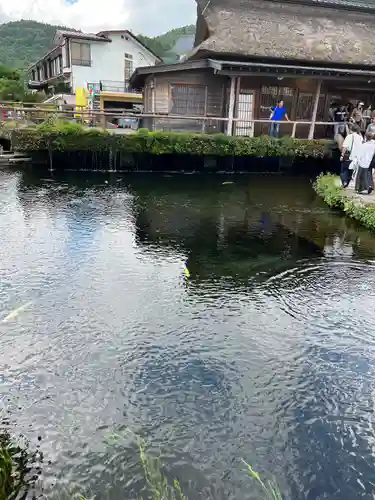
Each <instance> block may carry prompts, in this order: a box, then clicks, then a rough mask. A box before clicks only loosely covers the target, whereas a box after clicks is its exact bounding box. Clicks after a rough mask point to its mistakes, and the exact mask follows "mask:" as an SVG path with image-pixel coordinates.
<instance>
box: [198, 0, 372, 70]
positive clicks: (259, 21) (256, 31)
mask: <svg viewBox="0 0 375 500" xmlns="http://www.w3.org/2000/svg"><path fill="white" fill-rule="evenodd" d="M196 1H197V4H198V13H199V17H198V25H200V26H201V29H200V30H199V33H200V36H201V37H202V38H201V39H200V40H199V36H198V35H197V40H196V43H197V44H199V45H198V46H197V47H196V48H195V49H194V51H193V53H192V54H191V55H190V57H191V58H197V57H204V56H215V57H220V56H225V57H228V56H236V57H242V58H244V57H245V58H262V59H266V58H270V59H284V60H298V61H306V62H317V63H327V62H329V63H337V64H340V65H345V66H348V65H369V66H375V16H374V12H372V13H371V12H369V11H367V12H365V11H359V10H353V9H345V10H344V9H343V4H344V5H348V3H349V4H350V3H351V2H350V1H347V2H343V3H342V4H341V5H340V6H339V7H333V6H332V0H331V2H330V6H327V4H328V2H325V1H322V0H319V1H316V2H314V1H313V0H310V2H308V1H307V0H305V3H303V2H301V3H299V4H298V5H297V4H293V3H291V2H288V1H284V2H276V1H270V0H211V1H208V0H196ZM353 3H354V2H352V4H353ZM361 3H362V4H364V3H365V2H361ZM323 4H324V5H323ZM370 4H372V2H368V8H369V9H370V7H371V5H370ZM364 10H366V9H364ZM202 11H204V13H203V16H202V15H201V13H202ZM203 25H205V26H206V28H207V29H206V30H204V29H202V26H203ZM202 34H203V35H204V37H207V38H206V39H205V40H203V36H202Z"/></svg>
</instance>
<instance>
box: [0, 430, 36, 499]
mask: <svg viewBox="0 0 375 500" xmlns="http://www.w3.org/2000/svg"><path fill="white" fill-rule="evenodd" d="M42 461H43V457H42V454H41V453H40V452H39V451H35V452H31V451H30V448H29V442H28V441H27V440H26V439H25V438H17V439H16V438H15V437H14V436H11V435H10V434H9V432H8V431H7V430H6V429H3V430H0V500H20V499H24V498H26V496H27V494H28V492H29V491H30V490H31V489H33V487H34V486H35V482H36V480H37V479H38V474H39V473H40V469H39V467H38V464H39V463H40V462H42Z"/></svg>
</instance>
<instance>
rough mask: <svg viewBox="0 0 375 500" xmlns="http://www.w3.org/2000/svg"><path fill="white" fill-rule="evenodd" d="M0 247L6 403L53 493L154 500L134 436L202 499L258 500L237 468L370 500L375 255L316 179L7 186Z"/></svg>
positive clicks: (23, 178) (0, 212) (16, 176)
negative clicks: (322, 194) (326, 200)
mask: <svg viewBox="0 0 375 500" xmlns="http://www.w3.org/2000/svg"><path fill="white" fill-rule="evenodd" d="M226 182H233V183H232V184H227V183H226ZM223 183H224V184H223ZM0 234H1V237H2V241H1V245H0V366H1V372H0V380H1V386H0V401H1V404H2V406H3V407H4V408H6V409H7V410H8V412H9V415H10V419H11V428H12V431H14V432H15V433H24V434H25V435H26V436H27V437H28V438H30V440H31V443H32V445H33V446H34V445H36V444H37V443H39V441H38V438H41V440H40V446H41V449H42V451H43V453H44V457H45V461H44V468H43V485H44V491H45V492H46V493H47V494H48V493H51V492H59V493H61V492H62V491H66V490H68V489H70V488H72V487H75V488H77V490H79V491H81V492H83V493H86V494H96V498H106V499H107V498H108V499H115V500H120V499H121V500H122V499H133V498H134V499H135V498H140V497H143V498H147V493H146V483H145V481H144V477H143V473H142V467H141V464H140V460H139V450H138V444H137V442H138V438H139V437H142V438H144V439H145V440H146V442H147V443H148V446H149V453H150V455H152V456H153V455H159V454H160V455H161V457H162V462H163V466H164V469H163V470H164V473H165V474H166V476H167V477H168V478H170V479H173V478H174V477H178V478H180V480H181V485H182V487H183V489H184V491H185V492H186V494H187V496H189V498H192V499H194V500H195V499H199V498H202V499H208V498H211V499H217V500H221V499H229V498H230V499H241V500H242V499H248V498H249V499H254V498H260V496H259V494H257V490H256V488H255V487H254V483H253V482H252V480H251V479H250V478H249V477H248V476H247V475H246V473H245V471H244V465H243V463H242V462H241V459H245V460H246V461H247V462H249V463H250V464H251V465H252V466H253V468H254V469H256V470H257V471H259V472H261V474H262V476H263V477H264V478H275V480H276V481H277V483H278V484H279V486H280V488H281V490H282V491H283V494H284V498H292V499H301V500H302V499H308V500H313V499H326V498H329V499H349V498H350V499H356V498H365V499H367V498H368V499H372V498H373V492H375V431H374V426H373V420H374V418H375V416H374V411H375V408H374V401H375V326H374V324H375V321H374V320H375V314H374V299H373V297H374V293H373V291H374V289H375V266H374V262H375V260H374V259H375V239H374V237H372V236H371V235H370V234H369V233H368V232H366V231H364V230H362V229H359V228H358V227H357V226H355V225H353V224H351V223H350V222H348V221H347V220H346V219H345V218H344V217H342V216H340V215H339V214H336V213H333V212H331V211H330V210H329V209H328V208H327V207H326V206H325V205H324V204H323V203H322V202H321V201H320V200H318V199H317V197H316V196H315V194H314V192H313V190H312V188H311V183H310V181H309V180H308V179H296V178H294V179H293V178H286V177H280V176H264V177H257V176H250V177H241V178H225V177H218V176H211V177H202V176H176V177H168V176H165V177H162V176H142V177H141V176H139V177H129V176H123V177H121V176H118V175H115V174H114V175H113V176H108V175H107V176H106V175H104V174H103V175H101V176H97V177H89V174H87V173H86V174H84V175H81V176H78V174H75V176H74V177H72V176H71V174H70V176H66V177H64V176H61V177H60V178H54V177H52V178H51V177H48V175H46V174H44V175H36V174H34V176H33V175H32V174H30V173H21V172H5V171H3V172H0ZM185 265H186V266H187V268H188V269H189V272H190V278H188V277H186V276H185V274H184V266H185ZM23 306H24V307H23ZM17 309H18V310H17ZM11 311H16V312H14V314H11V315H10V317H9V316H8V315H9V313H10V312H11ZM5 318H7V319H6V320H5V321H4V319H5Z"/></svg>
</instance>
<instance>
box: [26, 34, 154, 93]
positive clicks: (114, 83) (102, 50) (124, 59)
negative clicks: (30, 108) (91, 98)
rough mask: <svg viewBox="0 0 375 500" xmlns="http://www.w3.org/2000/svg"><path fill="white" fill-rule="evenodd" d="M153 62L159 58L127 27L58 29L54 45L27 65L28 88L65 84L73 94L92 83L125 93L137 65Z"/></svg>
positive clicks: (98, 86) (48, 88)
mask: <svg viewBox="0 0 375 500" xmlns="http://www.w3.org/2000/svg"><path fill="white" fill-rule="evenodd" d="M157 62H160V59H159V57H158V56H156V55H155V54H154V53H153V52H152V51H151V50H150V49H148V48H147V47H146V46H145V45H143V43H142V42H141V41H140V40H139V39H138V38H137V37H136V36H135V35H133V34H132V33H131V32H130V31H128V30H121V31H120V30H113V31H101V32H99V33H97V34H90V33H82V32H79V31H77V32H75V31H63V30H58V31H57V32H56V35H55V38H54V48H53V49H52V50H51V51H50V52H48V54H46V55H45V56H44V57H43V58H42V59H40V60H39V61H37V62H36V63H35V64H33V65H32V66H31V67H30V68H29V87H30V88H33V89H38V90H45V91H51V90H53V89H54V87H56V85H57V84H59V83H66V84H67V86H68V87H70V89H71V92H72V93H73V94H74V93H75V90H76V89H77V88H87V85H88V84H93V85H95V86H97V88H100V90H103V91H110V92H126V91H127V90H128V83H129V79H130V77H131V75H132V73H133V72H134V70H135V69H136V68H137V67H139V66H153V65H155V64H156V63H157Z"/></svg>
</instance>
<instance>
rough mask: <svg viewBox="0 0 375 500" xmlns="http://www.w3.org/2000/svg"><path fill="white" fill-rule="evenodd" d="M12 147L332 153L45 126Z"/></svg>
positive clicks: (314, 144)
mask: <svg viewBox="0 0 375 500" xmlns="http://www.w3.org/2000/svg"><path fill="white" fill-rule="evenodd" d="M12 143H13V147H14V148H15V149H17V150H19V151H24V152H32V151H41V150H53V151H110V150H112V151H118V152H125V153H151V154H154V155H161V154H194V155H200V156H256V157H280V156H283V157H290V156H292V157H294V156H299V157H314V158H322V157H324V156H325V155H327V154H328V153H329V152H330V149H331V146H332V143H331V142H330V141H321V140H300V139H292V138H291V137H285V138H282V139H273V138H271V137H268V136H261V137H254V138H248V137H227V136H225V135H222V134H215V135H204V134H192V133H175V132H149V131H148V130H145V129H141V130H139V132H137V133H132V134H123V135H120V134H113V133H110V132H108V131H105V130H102V129H97V128H92V129H88V128H84V127H82V126H80V125H78V124H76V123H57V124H51V123H45V124H42V125H39V126H36V127H33V128H24V129H19V130H15V131H13V134H12Z"/></svg>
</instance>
